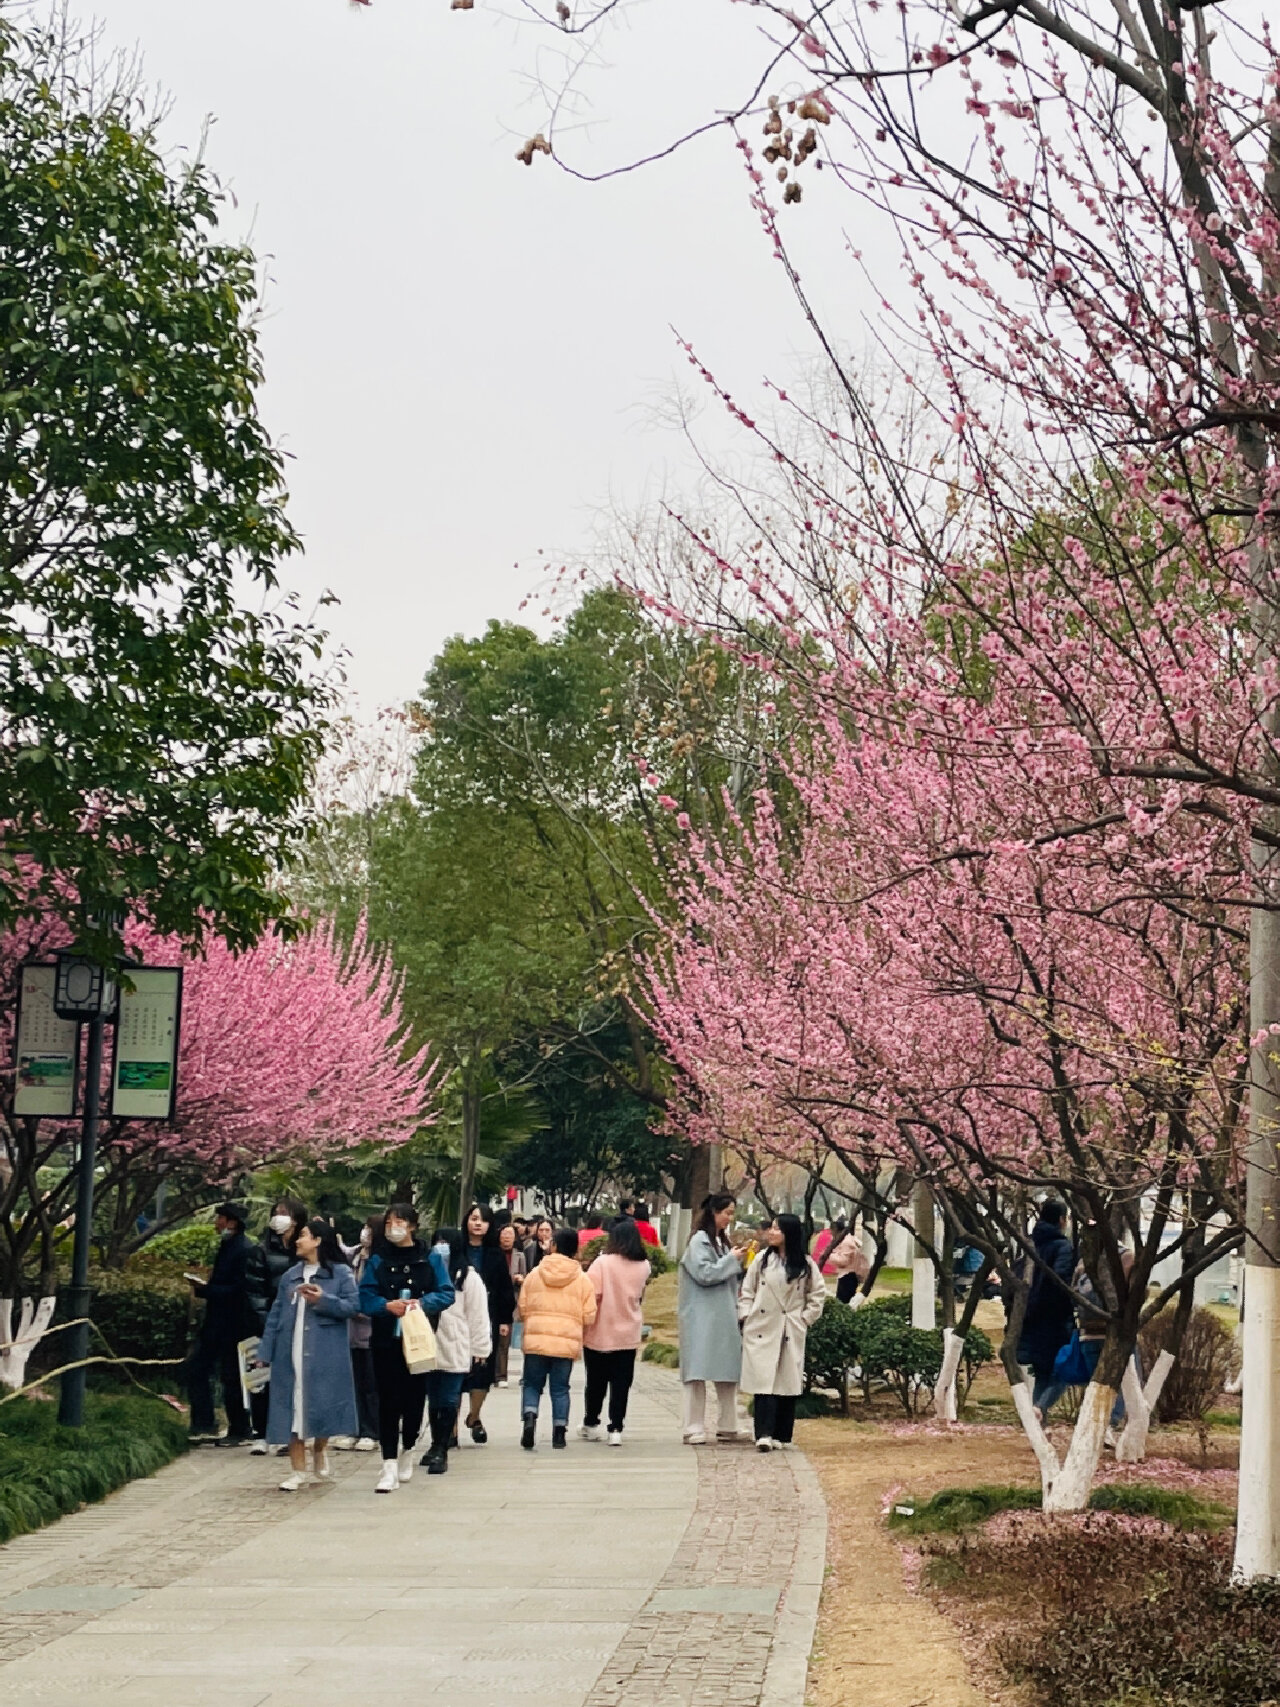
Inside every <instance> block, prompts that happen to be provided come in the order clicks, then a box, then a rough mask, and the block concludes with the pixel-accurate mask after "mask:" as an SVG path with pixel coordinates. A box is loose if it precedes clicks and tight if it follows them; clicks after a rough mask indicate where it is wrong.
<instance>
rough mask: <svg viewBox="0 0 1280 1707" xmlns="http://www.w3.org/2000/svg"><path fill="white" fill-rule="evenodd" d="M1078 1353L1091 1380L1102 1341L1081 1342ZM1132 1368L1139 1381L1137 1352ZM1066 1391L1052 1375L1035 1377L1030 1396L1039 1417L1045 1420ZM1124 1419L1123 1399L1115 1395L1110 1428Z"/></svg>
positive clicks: (1117, 1426)
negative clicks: (1082, 1358) (1087, 1368)
mask: <svg viewBox="0 0 1280 1707" xmlns="http://www.w3.org/2000/svg"><path fill="white" fill-rule="evenodd" d="M1080 1351H1081V1353H1082V1355H1083V1357H1084V1360H1085V1362H1086V1363H1087V1364H1088V1365H1089V1374H1090V1377H1091V1378H1092V1375H1093V1371H1094V1370H1095V1369H1096V1368H1097V1367H1098V1359H1099V1358H1100V1357H1101V1356H1102V1341H1101V1340H1081V1341H1080ZM1133 1367H1134V1371H1135V1373H1136V1374H1137V1377H1138V1380H1139V1381H1141V1380H1142V1365H1141V1364H1140V1363H1139V1362H1138V1354H1137V1352H1134V1354H1133ZM1066 1390H1067V1383H1066V1382H1065V1381H1055V1380H1054V1378H1053V1376H1052V1375H1048V1376H1043V1375H1037V1376H1036V1384H1035V1387H1034V1389H1033V1391H1032V1394H1031V1403H1032V1404H1033V1405H1035V1406H1036V1408H1037V1409H1038V1410H1039V1412H1040V1415H1041V1416H1042V1417H1044V1418H1045V1419H1046V1420H1047V1419H1048V1416H1049V1412H1050V1410H1051V1409H1052V1407H1053V1406H1054V1405H1056V1404H1057V1402H1058V1400H1059V1399H1060V1398H1061V1397H1062V1395H1063V1394H1064V1393H1065V1392H1066ZM1124 1417H1125V1411H1124V1398H1123V1396H1122V1395H1121V1394H1119V1393H1117V1394H1116V1402H1115V1404H1114V1405H1113V1406H1112V1407H1111V1418H1110V1421H1111V1427H1112V1428H1119V1427H1120V1426H1121V1425H1122V1424H1123V1422H1124Z"/></svg>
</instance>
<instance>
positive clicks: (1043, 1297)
mask: <svg viewBox="0 0 1280 1707" xmlns="http://www.w3.org/2000/svg"><path fill="white" fill-rule="evenodd" d="M1066 1216H1067V1206H1066V1204H1065V1203H1060V1202H1059V1201H1058V1200H1057V1199H1056V1198H1052V1197H1050V1198H1046V1200H1045V1202H1044V1203H1043V1204H1042V1205H1041V1208H1040V1219H1039V1220H1038V1221H1037V1222H1036V1224H1035V1226H1034V1227H1033V1228H1032V1229H1031V1242H1032V1244H1034V1246H1035V1248H1036V1255H1037V1256H1038V1257H1039V1259H1040V1264H1042V1265H1043V1266H1039V1265H1038V1266H1037V1268H1036V1271H1035V1274H1034V1276H1033V1277H1032V1281H1031V1293H1030V1296H1029V1297H1028V1299H1027V1313H1026V1315H1025V1317H1024V1318H1023V1322H1022V1334H1021V1337H1020V1338H1019V1340H1018V1362H1019V1363H1023V1364H1026V1365H1027V1366H1028V1367H1029V1368H1030V1370H1031V1373H1032V1374H1033V1375H1034V1376H1035V1388H1034V1391H1033V1393H1032V1396H1031V1402H1032V1404H1033V1405H1035V1406H1036V1407H1037V1408H1040V1407H1041V1401H1042V1399H1043V1397H1044V1395H1045V1393H1046V1392H1047V1391H1048V1389H1049V1387H1050V1386H1051V1385H1052V1383H1053V1360H1054V1358H1055V1357H1057V1355H1058V1353H1059V1351H1060V1350H1061V1349H1062V1347H1063V1346H1064V1345H1066V1343H1067V1341H1068V1340H1069V1339H1070V1338H1071V1319H1072V1300H1071V1293H1070V1291H1069V1290H1068V1288H1069V1287H1070V1285H1071V1276H1072V1274H1073V1273H1074V1272H1075V1265H1076V1253H1075V1247H1074V1246H1073V1245H1072V1243H1071V1240H1070V1239H1069V1238H1068V1237H1067V1234H1066V1231H1065V1228H1064V1226H1063V1223H1064V1221H1065V1220H1066ZM1055 1277H1056V1278H1055ZM1059 1281H1060V1282H1061V1285H1059V1284H1058V1282H1059Z"/></svg>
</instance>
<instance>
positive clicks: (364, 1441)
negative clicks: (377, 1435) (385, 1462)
mask: <svg viewBox="0 0 1280 1707" xmlns="http://www.w3.org/2000/svg"><path fill="white" fill-rule="evenodd" d="M377 1449H378V1443H377V1441H376V1440H374V1439H373V1438H372V1437H371V1436H370V1435H367V1434H362V1435H361V1436H360V1438H359V1440H357V1441H356V1443H355V1445H354V1446H353V1447H352V1448H351V1450H352V1451H353V1452H376V1451H377Z"/></svg>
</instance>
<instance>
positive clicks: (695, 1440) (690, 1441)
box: [684, 1429, 707, 1446]
mask: <svg viewBox="0 0 1280 1707" xmlns="http://www.w3.org/2000/svg"><path fill="white" fill-rule="evenodd" d="M684 1443H685V1445H686V1446H705V1445H706V1444H707V1437H706V1435H705V1434H703V1432H702V1430H701V1429H697V1430H695V1432H694V1433H693V1434H686V1435H685V1437H684Z"/></svg>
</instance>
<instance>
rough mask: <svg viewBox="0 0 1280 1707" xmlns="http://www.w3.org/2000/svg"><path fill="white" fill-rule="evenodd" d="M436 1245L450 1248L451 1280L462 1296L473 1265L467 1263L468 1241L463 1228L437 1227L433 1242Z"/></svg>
mask: <svg viewBox="0 0 1280 1707" xmlns="http://www.w3.org/2000/svg"><path fill="white" fill-rule="evenodd" d="M432 1243H433V1244H436V1245H448V1247H449V1258H448V1263H449V1279H450V1280H451V1281H452V1282H453V1284H454V1289H455V1290H456V1291H457V1292H458V1293H459V1295H461V1292H462V1288H463V1285H464V1283H465V1281H466V1278H467V1274H468V1272H469V1271H470V1268H471V1264H470V1263H469V1262H468V1261H467V1240H466V1235H465V1234H464V1233H463V1231H462V1228H461V1227H437V1228H436V1236H435V1238H434V1239H433V1240H432Z"/></svg>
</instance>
